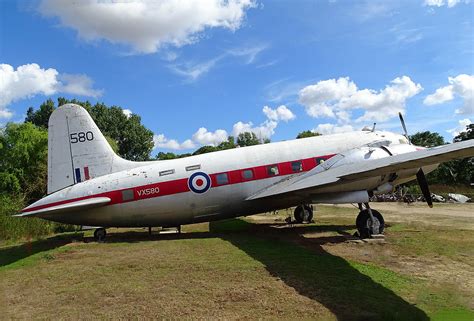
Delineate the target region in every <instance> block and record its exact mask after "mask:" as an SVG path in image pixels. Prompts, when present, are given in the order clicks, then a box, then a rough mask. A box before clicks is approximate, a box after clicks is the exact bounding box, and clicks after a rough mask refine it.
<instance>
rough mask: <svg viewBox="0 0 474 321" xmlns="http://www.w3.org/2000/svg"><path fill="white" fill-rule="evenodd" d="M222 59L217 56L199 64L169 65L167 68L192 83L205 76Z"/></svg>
mask: <svg viewBox="0 0 474 321" xmlns="http://www.w3.org/2000/svg"><path fill="white" fill-rule="evenodd" d="M222 58H224V56H219V57H216V58H214V59H211V60H208V61H204V62H200V63H184V64H174V65H170V66H169V68H170V69H171V70H172V71H173V72H174V73H176V74H177V75H180V76H182V77H185V78H187V80H188V81H190V82H193V81H196V80H197V79H198V78H199V77H201V76H203V75H205V74H207V73H208V72H209V71H210V70H211V69H212V68H214V67H215V65H216V64H217V62H218V61H219V60H221V59H222Z"/></svg>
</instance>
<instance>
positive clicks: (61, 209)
mask: <svg viewBox="0 0 474 321" xmlns="http://www.w3.org/2000/svg"><path fill="white" fill-rule="evenodd" d="M108 203H110V198H108V197H94V198H87V199H84V200H80V201H75V202H69V203H65V204H60V205H55V206H50V207H45V208H41V209H38V210H33V211H31V210H28V208H26V209H24V210H23V212H22V213H20V214H18V215H15V216H19V217H24V216H41V215H44V214H48V215H49V214H60V213H61V214H62V213H66V212H74V211H79V210H86V209H90V208H94V207H99V206H104V205H107V204H108Z"/></svg>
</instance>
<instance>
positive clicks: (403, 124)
mask: <svg viewBox="0 0 474 321" xmlns="http://www.w3.org/2000/svg"><path fill="white" fill-rule="evenodd" d="M398 117H399V118H400V122H401V123H402V127H403V131H404V132H405V137H406V138H407V139H408V143H409V144H411V141H410V136H408V131H407V127H406V126H405V120H404V119H403V115H402V113H398Z"/></svg>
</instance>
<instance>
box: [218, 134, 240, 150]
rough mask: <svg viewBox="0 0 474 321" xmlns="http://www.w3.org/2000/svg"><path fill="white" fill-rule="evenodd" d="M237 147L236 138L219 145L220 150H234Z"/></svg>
mask: <svg viewBox="0 0 474 321" xmlns="http://www.w3.org/2000/svg"><path fill="white" fill-rule="evenodd" d="M236 147H237V145H236V144H235V139H234V136H229V137H227V141H225V142H222V143H220V144H219V145H217V149H218V150H225V149H232V148H236Z"/></svg>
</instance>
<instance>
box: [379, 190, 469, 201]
mask: <svg viewBox="0 0 474 321" xmlns="http://www.w3.org/2000/svg"><path fill="white" fill-rule="evenodd" d="M431 199H432V200H433V202H436V203H446V202H454V203H466V202H471V201H472V198H471V197H468V196H466V195H462V194H455V193H449V194H448V195H447V197H444V196H442V195H438V194H435V193H431ZM370 201H371V202H404V203H408V204H410V203H413V202H425V198H424V196H423V195H422V194H410V193H402V192H400V191H397V192H395V193H390V194H379V195H374V196H372V197H371V198H370Z"/></svg>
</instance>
